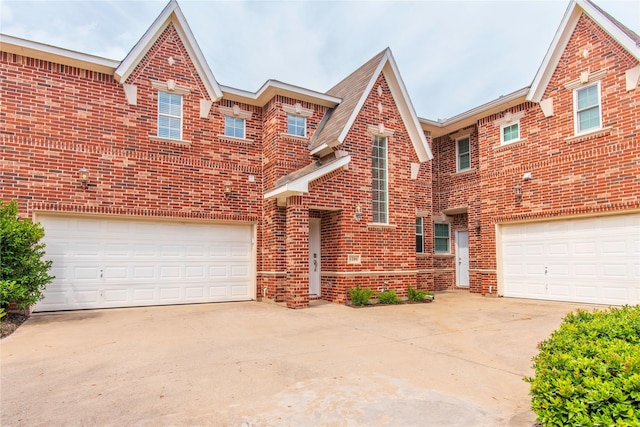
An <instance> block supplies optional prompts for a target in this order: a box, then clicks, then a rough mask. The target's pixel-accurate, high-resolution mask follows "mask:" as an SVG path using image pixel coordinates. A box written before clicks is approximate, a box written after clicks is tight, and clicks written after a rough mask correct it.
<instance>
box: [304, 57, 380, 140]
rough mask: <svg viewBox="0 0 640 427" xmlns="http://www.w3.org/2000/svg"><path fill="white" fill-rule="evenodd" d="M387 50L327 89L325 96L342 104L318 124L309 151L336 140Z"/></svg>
mask: <svg viewBox="0 0 640 427" xmlns="http://www.w3.org/2000/svg"><path fill="white" fill-rule="evenodd" d="M387 50H388V49H385V50H383V51H382V52H380V53H379V54H377V55H376V56H374V57H373V58H371V59H370V60H369V61H368V62H367V63H365V64H364V65H363V66H361V67H360V68H358V69H357V70H356V71H354V72H353V73H351V74H350V75H349V76H347V78H345V79H344V80H342V81H341V82H340V83H338V84H337V85H335V86H334V87H332V88H331V89H329V90H328V91H327V92H326V94H327V95H331V96H335V97H337V98H340V99H342V102H341V103H340V104H339V105H338V106H337V107H336V108H333V109H331V110H329V111H328V112H327V116H325V118H324V119H323V121H322V122H321V123H320V126H319V129H318V130H317V131H316V132H315V133H314V135H313V138H312V139H311V141H310V143H309V149H310V150H312V151H313V149H315V148H317V147H319V146H321V145H323V144H328V145H330V144H332V143H334V142H336V141H337V140H338V137H339V136H340V134H341V133H342V131H343V129H344V127H345V126H346V125H347V123H348V121H349V118H350V117H351V116H352V115H353V113H354V110H355V108H356V106H357V105H358V101H360V99H362V97H363V96H365V95H366V94H365V93H364V91H365V89H366V88H367V85H368V83H369V82H370V81H371V79H372V78H373V77H374V76H373V73H374V72H375V71H376V69H377V68H378V65H380V61H381V60H382V58H383V56H384V55H385V53H386V52H387Z"/></svg>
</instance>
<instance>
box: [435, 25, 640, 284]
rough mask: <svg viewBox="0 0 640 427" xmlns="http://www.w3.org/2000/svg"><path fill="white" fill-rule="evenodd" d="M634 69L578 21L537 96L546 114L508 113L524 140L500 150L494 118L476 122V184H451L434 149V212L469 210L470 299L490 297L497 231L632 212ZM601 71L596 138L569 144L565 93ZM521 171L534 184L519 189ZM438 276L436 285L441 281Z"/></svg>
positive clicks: (533, 109) (441, 147)
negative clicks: (585, 74)
mask: <svg viewBox="0 0 640 427" xmlns="http://www.w3.org/2000/svg"><path fill="white" fill-rule="evenodd" d="M585 49H586V50H587V51H588V52H589V54H588V56H586V57H585V56H584V55H583V52H584V50H585ZM636 65H638V62H637V61H636V60H634V59H633V58H632V57H631V55H629V54H628V53H627V52H626V51H624V50H623V49H622V48H621V47H620V46H619V45H618V44H617V43H616V42H615V41H614V40H613V39H612V38H610V37H609V36H608V35H607V34H606V33H605V32H604V31H603V30H602V29H601V28H599V27H598V26H597V25H596V24H595V23H594V22H593V21H592V20H591V19H589V18H588V17H586V16H584V15H583V16H582V17H581V18H580V19H579V22H578V24H577V26H576V29H575V31H574V34H573V35H572V36H571V38H570V40H569V43H568V45H567V48H566V50H565V52H564V53H563V55H562V57H561V58H560V61H559V64H558V67H557V68H556V71H555V73H554V75H553V77H552V79H551V81H550V83H549V85H548V87H547V90H546V92H545V95H544V96H543V99H546V98H551V99H553V104H554V113H555V114H554V115H553V116H552V117H544V115H543V113H542V110H541V109H540V107H539V106H538V105H537V104H533V103H524V104H522V105H518V106H515V107H512V108H509V109H507V111H509V112H512V113H515V112H519V111H524V112H525V115H524V117H523V118H522V119H521V120H520V128H521V138H523V139H525V141H523V142H521V143H515V144H511V145H506V146H500V133H499V132H500V127H499V126H496V124H495V120H496V119H499V118H501V117H503V113H499V114H495V115H491V116H488V117H485V118H483V119H482V120H479V121H478V123H477V138H478V143H477V154H475V155H474V149H473V148H472V158H473V157H474V156H475V158H476V159H477V160H476V161H477V162H478V163H477V164H478V165H479V166H478V170H477V172H475V176H474V178H473V180H474V181H475V183H474V182H467V183H464V182H459V181H458V182H454V181H452V180H451V176H450V173H449V172H450V171H451V170H452V168H454V167H455V163H454V160H452V159H451V157H452V156H455V152H454V151H453V152H452V150H455V149H454V148H453V146H452V145H451V139H450V137H442V138H438V139H437V140H436V141H435V144H434V151H435V152H436V153H437V154H435V156H436V159H435V165H434V168H435V170H434V203H440V204H441V206H448V207H452V203H453V204H456V203H461V201H464V200H467V201H469V207H470V208H469V219H468V222H469V224H468V225H469V230H470V232H469V237H470V239H469V240H470V242H469V249H470V262H471V270H472V271H471V282H472V291H477V292H482V293H488V291H489V287H490V286H491V287H492V288H493V289H494V290H495V289H496V285H497V280H496V272H495V271H496V267H497V265H496V263H497V261H496V241H495V224H496V223H507V222H510V221H517V220H529V219H548V218H556V217H565V216H569V215H580V214H594V213H614V212H624V211H628V210H632V209H638V208H640V174H639V173H638V171H640V138H639V137H638V135H639V134H640V115H639V114H638V113H637V112H638V111H639V108H640V90H639V89H637V88H636V89H635V90H632V91H627V90H626V87H625V71H626V70H628V69H630V68H633V67H635V66H636ZM603 69H606V70H607V74H606V76H605V77H604V78H603V79H602V80H601V96H602V125H603V127H604V128H605V130H603V131H602V132H599V133H595V134H591V135H589V136H585V137H581V138H574V108H573V90H571V89H567V88H565V84H566V83H567V82H570V81H574V80H576V79H578V78H579V77H580V73H581V72H582V71H589V72H591V73H594V72H596V71H599V70H603ZM609 127H611V128H610V129H607V128H609ZM453 159H455V157H453ZM472 164H473V160H472ZM525 172H530V173H531V174H532V178H533V179H531V180H530V181H523V174H524V173H525ZM516 185H519V186H521V188H522V196H521V197H516V195H515V191H514V187H515V186H516ZM474 194H475V197H474ZM437 212H438V208H436V209H434V213H437ZM478 215H479V216H478ZM474 216H476V217H477V218H474ZM476 220H479V221H480V226H481V232H480V233H479V234H477V235H476V233H475V232H473V231H472V229H473V228H474V227H475V225H476ZM472 236H474V238H475V240H476V241H475V242H473V241H472ZM448 267H449V266H448V265H447V264H446V262H444V261H443V262H438V263H437V265H436V274H437V277H438V269H439V268H441V269H445V268H448ZM442 276H443V275H440V276H439V277H441V279H442V282H444V281H446V280H449V278H442ZM436 282H437V283H441V282H440V281H438V280H436ZM451 286H452V283H451V282H450V283H449V285H448V287H451ZM494 292H495V291H494Z"/></svg>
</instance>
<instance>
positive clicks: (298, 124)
mask: <svg viewBox="0 0 640 427" xmlns="http://www.w3.org/2000/svg"><path fill="white" fill-rule="evenodd" d="M287 133H288V134H290V135H297V136H306V135H307V119H306V118H305V117H302V116H296V115H295V114H289V115H288V116H287Z"/></svg>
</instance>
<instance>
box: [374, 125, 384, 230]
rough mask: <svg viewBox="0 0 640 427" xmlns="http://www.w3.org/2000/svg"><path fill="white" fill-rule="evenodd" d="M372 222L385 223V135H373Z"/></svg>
mask: <svg viewBox="0 0 640 427" xmlns="http://www.w3.org/2000/svg"><path fill="white" fill-rule="evenodd" d="M371 175H372V187H373V194H372V199H373V222H375V223H379V224H386V223H387V203H388V202H387V137H385V136H379V135H374V136H373V155H372V166H371Z"/></svg>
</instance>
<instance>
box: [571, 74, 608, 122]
mask: <svg viewBox="0 0 640 427" xmlns="http://www.w3.org/2000/svg"><path fill="white" fill-rule="evenodd" d="M573 100H574V110H575V119H574V120H575V131H576V134H579V133H582V132H586V131H589V130H593V129H600V128H601V127H602V108H601V107H600V106H601V100H600V82H599V81H598V82H596V83H594V84H592V85H589V86H584V87H580V88H577V89H575V90H574V91H573Z"/></svg>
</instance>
